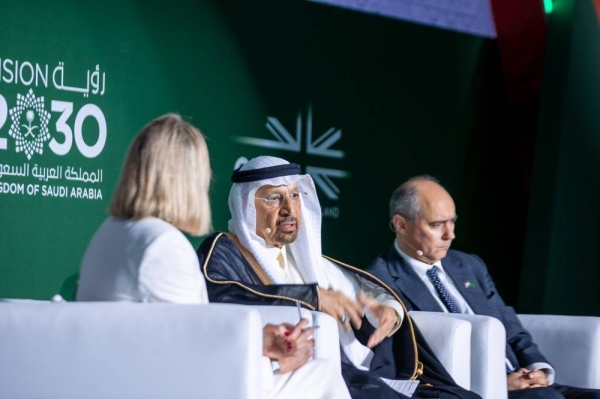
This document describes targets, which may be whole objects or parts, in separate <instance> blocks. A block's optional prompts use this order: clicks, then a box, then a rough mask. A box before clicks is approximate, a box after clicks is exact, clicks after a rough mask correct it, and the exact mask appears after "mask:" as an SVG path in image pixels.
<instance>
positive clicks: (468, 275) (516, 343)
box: [368, 244, 550, 367]
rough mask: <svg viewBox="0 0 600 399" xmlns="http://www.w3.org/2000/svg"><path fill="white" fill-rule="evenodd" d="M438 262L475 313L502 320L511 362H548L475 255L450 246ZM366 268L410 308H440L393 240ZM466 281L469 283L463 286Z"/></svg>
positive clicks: (507, 355)
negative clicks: (399, 252) (399, 295)
mask: <svg viewBox="0 0 600 399" xmlns="http://www.w3.org/2000/svg"><path fill="white" fill-rule="evenodd" d="M442 266H443V267H444V271H445V272H446V274H447V275H448V276H449V277H450V278H451V279H452V280H453V281H454V284H456V287H458V290H459V292H460V293H461V295H462V296H463V297H464V298H465V300H466V301H467V303H468V304H469V306H470V307H471V309H473V312H475V314H480V315H486V316H492V317H495V318H497V319H498V320H500V321H501V322H502V324H504V328H505V329H506V357H507V358H508V359H509V360H510V362H511V363H512V364H513V365H514V366H517V365H518V366H520V367H527V366H528V365H529V364H532V363H535V362H545V363H548V364H550V362H548V360H547V359H546V358H545V357H544V356H543V355H542V354H541V353H540V351H539V349H538V347H537V345H536V344H535V343H534V342H533V340H532V338H531V335H530V334H529V333H528V332H527V331H526V330H525V329H524V328H523V326H522V325H521V323H520V322H519V319H518V318H517V314H516V313H515V310H514V309H513V308H512V307H510V306H506V304H505V303H504V301H503V300H502V298H501V297H500V294H499V293H498V291H497V290H496V287H495V285H494V282H493V281H492V277H491V276H490V275H489V273H488V271H487V268H486V267H485V264H484V263H483V261H482V260H481V259H480V258H479V257H478V256H476V255H469V254H466V253H464V252H460V251H454V250H450V251H448V255H446V257H445V258H444V259H442ZM368 270H369V271H370V272H371V273H372V274H374V275H375V276H377V277H379V278H380V279H381V280H383V282H384V283H386V284H387V285H389V286H390V287H392V288H393V289H395V290H397V291H401V292H402V294H404V298H406V300H407V302H405V304H406V305H408V306H410V307H411V308H412V309H413V310H423V311H430V312H441V311H442V309H441V308H440V306H439V305H438V303H437V302H436V301H435V299H434V298H433V297H432V296H431V293H430V292H429V290H428V289H427V287H426V286H425V284H424V283H423V281H422V280H421V279H420V278H419V276H417V274H416V273H415V272H414V271H413V270H412V268H411V267H410V266H409V265H408V264H407V263H406V262H405V261H404V259H403V258H402V257H401V256H400V254H398V252H397V251H396V249H395V247H394V245H393V244H392V245H391V246H390V248H388V250H387V251H385V252H383V253H382V254H381V255H379V257H377V258H376V259H375V260H374V261H373V263H372V264H371V266H369V269H368ZM466 283H471V284H469V287H466ZM473 284H474V286H473Z"/></svg>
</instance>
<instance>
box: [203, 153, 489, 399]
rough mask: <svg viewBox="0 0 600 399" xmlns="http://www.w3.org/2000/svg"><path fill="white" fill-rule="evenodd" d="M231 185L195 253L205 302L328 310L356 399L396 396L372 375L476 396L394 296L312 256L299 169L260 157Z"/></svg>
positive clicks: (307, 186)
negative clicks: (222, 216)
mask: <svg viewBox="0 0 600 399" xmlns="http://www.w3.org/2000/svg"><path fill="white" fill-rule="evenodd" d="M232 181H233V183H234V184H233V186H232V188H231V191H230V194H229V209H230V211H231V220H230V221H229V231H230V232H229V233H216V234H214V235H212V236H211V237H208V238H207V239H206V240H205V241H204V242H203V243H202V245H201V247H200V248H199V250H198V256H199V259H200V263H201V265H202V270H203V273H204V276H205V278H206V281H207V288H208V297H209V298H210V300H211V301H213V302H234V303H247V304H273V305H294V304H295V303H296V302H298V303H300V304H301V305H302V306H304V307H306V308H308V309H311V310H320V311H322V312H325V313H327V314H329V315H331V316H333V317H334V318H335V319H336V320H338V321H339V323H340V326H341V327H342V328H341V330H340V346H341V349H342V351H341V355H342V374H343V375H344V378H345V380H346V383H347V385H348V387H349V389H350V394H351V395H352V397H353V398H355V399H356V398H372V399H379V398H401V397H404V396H402V395H401V394H400V393H398V392H396V391H395V390H393V389H392V388H390V387H389V386H388V384H387V383H386V382H384V380H382V378H381V377H383V378H386V379H388V380H409V379H419V380H420V382H421V384H420V385H419V386H418V387H417V388H416V391H415V393H414V395H413V397H419V398H420V397H426V398H434V397H437V398H477V397H478V396H477V395H476V394H474V393H472V392H469V391H465V390H464V389H462V388H460V387H459V386H457V385H456V383H455V382H454V381H453V380H452V378H451V377H450V375H449V374H448V373H447V372H446V370H445V369H444V368H443V366H442V365H441V364H440V363H439V361H438V360H437V358H435V356H434V355H433V354H432V353H431V349H430V348H429V347H428V346H427V344H426V343H425V342H424V340H423V339H422V338H421V337H420V334H419V333H418V331H417V330H416V328H415V327H414V326H413V324H412V321H411V319H410V316H409V315H408V314H407V312H406V309H405V308H404V306H403V304H402V300H401V298H400V297H399V296H398V295H396V294H395V293H393V291H391V290H390V289H388V288H387V287H386V286H385V285H383V284H381V281H380V280H378V279H376V278H374V277H373V276H372V275H370V274H369V273H366V272H364V271H362V270H360V269H357V268H354V267H352V266H349V265H345V264H343V263H341V262H338V261H336V260H333V259H331V258H327V257H323V256H322V255H321V207H320V205H319V200H318V198H317V193H316V191H315V186H314V183H313V181H312V179H311V177H310V176H309V175H301V174H300V167H299V166H298V165H296V164H290V163H288V162H287V161H285V160H283V159H280V158H275V157H266V156H262V157H258V158H254V159H252V160H251V161H249V162H248V163H247V164H246V165H244V166H242V167H241V168H240V169H239V170H236V171H234V172H233V176H232ZM363 316H366V317H364V318H363Z"/></svg>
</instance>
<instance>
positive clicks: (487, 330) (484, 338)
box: [440, 313, 508, 399]
mask: <svg viewBox="0 0 600 399" xmlns="http://www.w3.org/2000/svg"><path fill="white" fill-rule="evenodd" d="M440 314H441V315H443V316H444V317H453V318H458V319H462V320H466V321H468V322H469V323H471V327H472V329H471V391H473V392H475V393H477V394H479V395H480V396H481V397H482V398H486V399H506V398H507V396H508V393H507V392H508V390H507V386H506V367H505V358H506V331H505V330H504V326H503V325H502V323H501V322H500V320H498V319H496V318H494V317H490V316H482V315H474V314H456V313H440Z"/></svg>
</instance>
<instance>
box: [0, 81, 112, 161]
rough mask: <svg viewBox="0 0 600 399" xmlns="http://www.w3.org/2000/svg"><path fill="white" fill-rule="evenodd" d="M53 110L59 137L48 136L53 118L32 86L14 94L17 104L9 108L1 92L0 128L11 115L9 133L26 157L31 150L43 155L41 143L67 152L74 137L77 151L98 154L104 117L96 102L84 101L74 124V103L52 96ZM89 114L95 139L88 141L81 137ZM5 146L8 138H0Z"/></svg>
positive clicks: (3, 147)
mask: <svg viewBox="0 0 600 399" xmlns="http://www.w3.org/2000/svg"><path fill="white" fill-rule="evenodd" d="M50 109H51V111H52V112H60V115H59V116H58V119H57V120H56V123H55V130H56V133H57V134H58V135H62V136H63V137H62V140H60V141H59V140H57V139H56V138H52V139H51V135H50V129H49V123H50V120H51V119H52V115H51V113H50V112H48V111H47V110H46V104H45V99H44V96H40V97H37V96H36V95H35V93H34V92H33V90H32V89H29V91H28V92H27V93H26V94H25V95H22V94H17V98H16V105H15V106H14V107H12V108H10V109H9V108H8V104H7V102H6V99H5V98H4V96H2V95H1V94H0V131H2V128H3V126H4V124H5V123H6V120H7V116H9V115H10V118H11V125H10V129H9V131H8V134H9V135H10V136H11V137H12V138H13V139H14V140H15V151H16V152H17V153H20V152H23V153H24V154H25V156H26V157H27V159H28V160H31V158H32V156H33V155H34V154H40V155H42V154H43V152H44V146H45V144H46V142H48V141H49V142H48V147H49V148H50V150H51V151H52V152H53V153H55V154H56V155H66V154H67V153H69V151H70V150H71V147H72V145H73V140H75V145H76V147H77V149H78V150H79V152H80V153H81V154H82V155H83V156H84V157H86V158H95V157H97V156H98V155H99V154H100V153H101V152H102V150H103V149H104V145H105V144H106V135H107V128H106V119H105V117H104V114H103V112H102V110H101V109H100V108H98V106H96V105H94V104H85V105H84V106H83V107H81V108H80V109H79V111H78V112H77V115H76V116H75V121H74V123H73V125H72V126H73V127H71V125H70V124H69V118H70V116H71V115H72V114H73V103H72V102H67V101H57V100H52V101H51V103H50ZM88 117H92V118H94V119H95V120H96V122H97V124H98V139H97V140H96V142H95V143H93V144H91V145H90V144H88V143H86V142H85V140H84V138H83V131H82V130H83V122H84V120H85V119H86V118H88ZM7 149H8V140H7V139H6V138H0V150H7Z"/></svg>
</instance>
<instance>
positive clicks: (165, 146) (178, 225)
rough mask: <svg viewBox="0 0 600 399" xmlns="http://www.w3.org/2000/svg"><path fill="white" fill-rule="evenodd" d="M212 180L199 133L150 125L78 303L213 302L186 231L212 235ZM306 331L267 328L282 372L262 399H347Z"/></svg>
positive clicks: (168, 120) (175, 119) (89, 263)
mask: <svg viewBox="0 0 600 399" xmlns="http://www.w3.org/2000/svg"><path fill="white" fill-rule="evenodd" d="M210 178H211V169H210V163H209V156H208V149H207V146H206V142H205V140H204V137H203V136H202V134H201V133H200V132H199V131H198V130H197V129H196V128H195V127H193V126H192V125H190V124H189V123H187V122H185V121H184V120H183V119H182V118H181V117H180V116H178V115H175V114H167V115H164V116H162V117H160V118H157V119H155V120H153V121H152V122H150V123H149V124H148V125H146V126H145V127H144V128H143V129H142V131H141V132H140V133H139V134H138V136H137V137H136V138H135V140H134V141H133V144H132V145H131V147H130V148H129V152H128V155H127V159H126V161H125V166H124V168H123V172H122V175H121V179H120V182H119V185H118V187H117V190H116V193H115V195H114V198H113V200H112V203H111V205H110V215H111V216H110V217H109V218H108V219H107V220H106V221H104V223H103V224H102V225H101V226H100V228H99V229H98V231H97V232H96V234H95V235H94V237H93V238H92V241H91V243H90V244H89V246H88V248H87V251H86V253H85V255H84V257H83V261H82V264H81V271H80V280H79V287H78V291H77V300H78V301H134V302H174V303H198V304H202V303H208V297H207V294H206V284H205V282H204V277H203V275H202V273H201V271H200V267H199V263H198V257H197V255H196V251H195V250H194V248H193V247H192V245H191V243H190V242H189V241H188V239H187V238H186V237H185V236H184V235H183V233H182V232H181V231H184V232H187V233H189V234H192V235H204V234H207V233H208V232H209V230H210V226H211V213H210V204H209V198H208V189H209V184H210ZM306 324H307V321H306V320H303V321H301V322H300V323H298V324H297V325H296V326H289V325H280V326H274V325H267V326H265V327H264V329H263V355H264V356H265V357H268V358H270V359H271V360H272V362H273V364H275V365H276V366H277V367H276V368H275V374H276V375H274V376H273V378H270V377H271V376H268V378H264V379H263V380H264V381H271V385H270V386H268V387H265V389H264V393H265V395H264V396H265V397H268V398H279V397H281V398H285V399H291V398H295V397H310V398H340V399H347V398H349V397H350V395H349V393H348V390H347V388H346V385H345V383H344V381H343V379H342V377H341V374H340V373H339V372H336V371H335V368H334V367H333V365H331V364H330V363H329V362H327V361H323V360H314V361H311V362H308V360H309V359H310V358H311V357H312V355H313V345H314V341H313V340H312V339H311V332H310V330H304V327H306ZM268 372H269V373H271V370H269V371H268Z"/></svg>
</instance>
